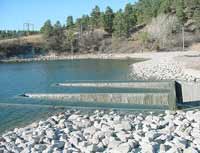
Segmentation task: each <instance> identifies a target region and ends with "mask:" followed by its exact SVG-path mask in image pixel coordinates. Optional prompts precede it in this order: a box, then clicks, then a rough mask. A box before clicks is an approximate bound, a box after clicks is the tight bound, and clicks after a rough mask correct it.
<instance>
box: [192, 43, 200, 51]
mask: <svg viewBox="0 0 200 153" xmlns="http://www.w3.org/2000/svg"><path fill="white" fill-rule="evenodd" d="M190 50H193V51H200V43H194V44H192V46H191V47H190Z"/></svg>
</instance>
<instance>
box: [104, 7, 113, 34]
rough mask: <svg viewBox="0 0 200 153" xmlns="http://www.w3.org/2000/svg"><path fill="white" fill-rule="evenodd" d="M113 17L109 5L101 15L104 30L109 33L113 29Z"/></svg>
mask: <svg viewBox="0 0 200 153" xmlns="http://www.w3.org/2000/svg"><path fill="white" fill-rule="evenodd" d="M113 19H114V13H113V10H112V9H111V8H110V7H107V8H106V11H105V14H104V15H103V26H104V30H105V31H107V32H109V33H112V31H113Z"/></svg>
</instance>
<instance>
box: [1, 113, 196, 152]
mask: <svg viewBox="0 0 200 153" xmlns="http://www.w3.org/2000/svg"><path fill="white" fill-rule="evenodd" d="M8 152H9V153H10V152H14V153H29V152H34V153H40V152H42V153H52V152H54V153H72V152H73V153H76V152H77V153H80V152H84V153H91V152H105V153H128V152H141V153H154V152H160V153H164V152H167V153H177V152H179V153H181V152H183V153H198V152H200V110H191V111H187V112H184V111H176V112H173V111H165V113H160V114H153V113H149V114H146V115H144V114H141V113H135V114H134V113H129V114H128V113H120V112H117V111H103V110H95V111H91V112H88V113H83V112H81V111H76V110H69V111H67V112H65V113H60V114H58V115H54V116H52V117H50V118H48V119H47V120H46V121H39V122H35V123H32V124H31V125H28V126H26V127H24V128H15V129H14V130H13V131H10V132H7V133H5V134H3V135H2V136H1V137H0V153H8Z"/></svg>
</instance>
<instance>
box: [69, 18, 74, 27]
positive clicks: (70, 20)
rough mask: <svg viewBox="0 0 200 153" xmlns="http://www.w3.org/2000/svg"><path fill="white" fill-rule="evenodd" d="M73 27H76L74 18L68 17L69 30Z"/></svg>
mask: <svg viewBox="0 0 200 153" xmlns="http://www.w3.org/2000/svg"><path fill="white" fill-rule="evenodd" d="M73 25H74V21H73V17H72V16H68V17H67V28H70V27H72V26H73Z"/></svg>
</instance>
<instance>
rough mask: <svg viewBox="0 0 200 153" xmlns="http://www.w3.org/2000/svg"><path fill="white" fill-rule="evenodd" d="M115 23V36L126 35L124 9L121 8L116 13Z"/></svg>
mask: <svg viewBox="0 0 200 153" xmlns="http://www.w3.org/2000/svg"><path fill="white" fill-rule="evenodd" d="M113 23H114V25H113V28H114V36H116V37H123V36H126V26H125V24H124V23H125V18H124V14H123V12H122V10H119V11H118V12H117V13H116V14H115V18H114V21H113Z"/></svg>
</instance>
